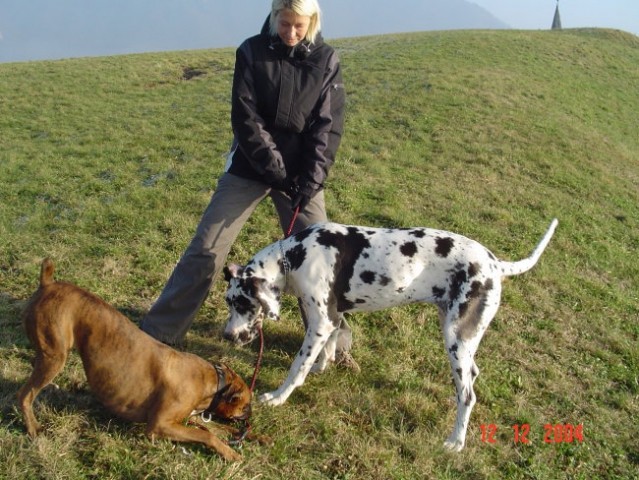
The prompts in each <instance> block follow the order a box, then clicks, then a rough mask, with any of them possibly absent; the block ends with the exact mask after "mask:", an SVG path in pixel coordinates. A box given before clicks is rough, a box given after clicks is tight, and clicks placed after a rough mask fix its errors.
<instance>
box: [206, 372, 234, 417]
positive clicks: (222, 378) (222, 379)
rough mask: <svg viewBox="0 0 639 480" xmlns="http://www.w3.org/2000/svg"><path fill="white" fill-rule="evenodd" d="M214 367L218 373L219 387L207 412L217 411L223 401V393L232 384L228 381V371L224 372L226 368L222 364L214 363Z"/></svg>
mask: <svg viewBox="0 0 639 480" xmlns="http://www.w3.org/2000/svg"><path fill="white" fill-rule="evenodd" d="M213 368H215V372H216V373H217V388H216V390H215V394H214V395H213V398H212V399H211V403H210V405H209V406H208V408H207V409H206V410H204V412H207V413H210V412H215V409H216V408H217V406H218V405H219V404H220V402H221V401H222V395H224V393H226V391H227V390H228V389H229V387H230V385H229V384H228V383H227V381H226V373H225V372H224V368H223V367H222V365H219V364H216V365H213Z"/></svg>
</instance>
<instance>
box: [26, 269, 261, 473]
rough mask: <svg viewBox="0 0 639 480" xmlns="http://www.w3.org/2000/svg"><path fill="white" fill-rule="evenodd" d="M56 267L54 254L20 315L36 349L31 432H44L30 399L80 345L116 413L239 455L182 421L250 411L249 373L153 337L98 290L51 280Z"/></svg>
mask: <svg viewBox="0 0 639 480" xmlns="http://www.w3.org/2000/svg"><path fill="white" fill-rule="evenodd" d="M53 270H54V267H53V262H51V260H49V259H45V260H44V261H43V262H42V267H41V272H40V287H39V288H38V290H37V291H36V292H35V294H34V295H33V296H32V297H31V299H30V300H29V303H28V305H27V307H26V310H25V312H24V316H23V322H24V326H25V329H26V332H27V336H28V338H29V341H30V342H31V344H32V346H33V347H34V349H35V352H36V354H35V361H34V363H33V373H32V374H31V377H30V378H29V380H28V381H27V382H26V384H25V385H24V386H23V387H22V388H21V389H20V391H19V392H18V402H19V406H20V409H21V410H22V414H23V416H24V422H25V425H26V429H27V433H28V434H29V435H30V436H31V437H35V436H36V435H37V434H38V433H39V431H40V425H39V424H38V421H37V420H36V418H35V415H34V413H33V401H34V400H35V398H36V396H37V395H38V393H39V392H40V390H42V388H44V387H45V386H47V385H48V384H49V383H51V382H52V381H53V379H54V377H55V376H56V375H57V374H58V373H59V372H60V371H61V370H62V367H64V364H65V362H66V359H67V356H68V354H69V351H70V350H71V348H73V347H75V348H76V349H77V350H78V352H79V354H80V357H81V359H82V364H83V365H84V371H85V373H86V376H87V380H88V383H89V385H90V387H91V390H92V391H93V393H94V395H95V396H96V397H97V399H98V400H99V401H100V402H101V403H102V404H103V405H104V406H105V407H106V408H107V409H108V410H110V411H111V412H112V413H114V414H115V415H117V416H119V417H121V418H123V419H125V420H129V421H131V422H140V423H146V434H147V436H148V437H149V438H151V439H152V440H153V439H155V438H161V437H163V438H167V439H170V440H175V441H178V442H199V443H203V444H204V445H206V446H207V447H209V448H212V449H213V450H215V451H216V452H217V453H219V454H220V455H221V456H222V457H223V458H224V459H226V460H234V461H235V460H239V459H240V458H241V457H240V456H239V455H238V454H237V453H236V452H235V451H234V450H233V449H232V448H231V447H229V446H228V445H227V444H226V443H225V442H224V441H222V440H221V439H219V438H218V437H216V436H215V435H213V434H212V433H211V432H210V431H208V430H207V429H199V428H190V427H187V426H185V424H184V423H185V419H187V418H188V417H190V416H191V415H193V414H196V413H202V412H205V413H207V414H212V415H215V416H217V417H219V418H222V419H232V420H235V419H246V418H248V416H249V415H250V413H251V406H250V405H251V403H250V402H251V392H250V391H249V388H248V387H247V386H246V384H245V383H244V381H243V380H242V379H241V378H240V377H239V376H238V375H237V374H236V373H235V372H234V371H233V370H231V369H230V368H229V367H227V366H226V365H222V364H217V365H212V364H210V363H208V362H206V361H205V360H203V359H202V358H200V357H198V356H196V355H193V354H190V353H183V352H178V351H176V350H174V349H173V348H171V347H169V346H167V345H164V344H162V343H160V342H158V341H156V340H155V339H153V338H152V337H151V336H149V335H147V334H146V333H144V332H142V331H141V330H140V329H139V328H138V327H137V326H136V325H135V324H134V323H133V322H131V321H130V320H129V319H127V318H126V317H125V316H124V315H122V314H121V313H120V312H118V311H117V310H116V309H115V308H113V307H111V306H110V305H108V304H107V303H105V302H104V301H102V300H101V299H100V298H98V297H96V296H95V295H93V294H91V293H89V292H87V291H85V290H83V289H81V288H79V287H77V286H75V285H72V284H70V283H66V282H56V281H54V280H53Z"/></svg>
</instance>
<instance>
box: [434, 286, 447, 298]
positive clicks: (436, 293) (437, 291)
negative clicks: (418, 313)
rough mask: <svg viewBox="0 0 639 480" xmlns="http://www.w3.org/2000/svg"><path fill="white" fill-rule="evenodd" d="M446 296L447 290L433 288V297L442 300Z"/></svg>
mask: <svg viewBox="0 0 639 480" xmlns="http://www.w3.org/2000/svg"><path fill="white" fill-rule="evenodd" d="M445 294H446V289H445V288H440V287H433V296H434V297H435V298H442V297H443V296H444V295H445Z"/></svg>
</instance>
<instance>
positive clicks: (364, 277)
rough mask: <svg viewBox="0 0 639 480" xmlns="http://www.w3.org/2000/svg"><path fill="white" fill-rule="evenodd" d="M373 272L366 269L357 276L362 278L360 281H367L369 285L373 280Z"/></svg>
mask: <svg viewBox="0 0 639 480" xmlns="http://www.w3.org/2000/svg"><path fill="white" fill-rule="evenodd" d="M375 276H376V275H375V272H371V271H370V270H366V271H365V272H362V273H361V274H360V276H359V278H361V279H362V282H364V283H368V284H369V285H371V284H372V283H373V282H375Z"/></svg>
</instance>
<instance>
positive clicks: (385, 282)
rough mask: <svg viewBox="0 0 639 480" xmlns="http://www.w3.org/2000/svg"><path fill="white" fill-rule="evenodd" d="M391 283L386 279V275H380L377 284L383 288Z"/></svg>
mask: <svg viewBox="0 0 639 480" xmlns="http://www.w3.org/2000/svg"><path fill="white" fill-rule="evenodd" d="M390 282H391V279H390V278H388V277H387V276H386V275H380V276H379V284H380V285H381V286H382V287H385V286H386V285H388V284H389V283H390Z"/></svg>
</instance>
